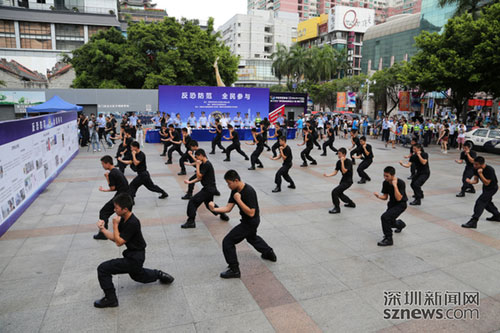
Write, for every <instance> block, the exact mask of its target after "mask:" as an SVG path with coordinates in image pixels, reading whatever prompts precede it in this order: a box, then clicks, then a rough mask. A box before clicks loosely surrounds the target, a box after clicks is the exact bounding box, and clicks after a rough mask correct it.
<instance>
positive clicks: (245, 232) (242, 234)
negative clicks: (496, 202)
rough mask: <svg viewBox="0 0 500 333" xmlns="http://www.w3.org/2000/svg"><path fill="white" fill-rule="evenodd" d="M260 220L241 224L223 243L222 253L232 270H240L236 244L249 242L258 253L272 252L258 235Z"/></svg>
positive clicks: (232, 230)
mask: <svg viewBox="0 0 500 333" xmlns="http://www.w3.org/2000/svg"><path fill="white" fill-rule="evenodd" d="M259 223H260V220H259V219H257V220H254V221H248V222H243V221H242V222H241V223H240V224H238V225H237V226H236V227H234V228H233V229H231V231H230V232H229V233H228V234H227V235H226V237H224V240H223V241H222V251H223V252H224V258H225V259H226V262H227V264H228V265H229V267H231V268H238V267H239V264H238V257H237V256H236V244H238V243H240V242H242V241H243V240H244V239H246V240H247V242H248V243H250V245H252V246H253V247H254V248H255V249H256V250H257V251H258V252H260V253H262V254H266V253H268V252H269V251H271V250H272V248H271V247H270V246H269V245H267V243H266V242H265V241H264V240H263V239H262V238H261V237H260V236H258V235H257V228H258V226H259Z"/></svg>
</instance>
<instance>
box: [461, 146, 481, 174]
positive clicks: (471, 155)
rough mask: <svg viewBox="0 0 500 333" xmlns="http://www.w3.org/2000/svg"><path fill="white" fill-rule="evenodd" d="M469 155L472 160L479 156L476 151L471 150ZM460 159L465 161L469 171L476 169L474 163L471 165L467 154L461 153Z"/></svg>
mask: <svg viewBox="0 0 500 333" xmlns="http://www.w3.org/2000/svg"><path fill="white" fill-rule="evenodd" d="M469 155H470V157H472V159H475V158H476V156H477V153H476V152H475V151H473V150H471V151H470V152H469ZM460 159H461V160H464V161H465V167H466V168H467V169H473V168H474V163H471V162H470V161H469V159H468V158H467V155H466V154H465V152H461V153H460Z"/></svg>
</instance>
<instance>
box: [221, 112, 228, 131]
mask: <svg viewBox="0 0 500 333" xmlns="http://www.w3.org/2000/svg"><path fill="white" fill-rule="evenodd" d="M220 124H221V126H222V128H227V118H226V115H225V114H223V115H222V118H221V119H220Z"/></svg>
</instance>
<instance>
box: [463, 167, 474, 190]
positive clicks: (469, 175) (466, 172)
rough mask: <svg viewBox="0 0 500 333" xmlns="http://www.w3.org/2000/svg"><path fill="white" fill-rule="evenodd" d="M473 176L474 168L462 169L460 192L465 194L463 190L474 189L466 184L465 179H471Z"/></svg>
mask: <svg viewBox="0 0 500 333" xmlns="http://www.w3.org/2000/svg"><path fill="white" fill-rule="evenodd" d="M473 176H474V168H468V167H466V168H465V169H464V173H463V174H462V189H461V191H462V192H465V190H466V189H468V188H470V189H474V186H472V184H469V183H467V182H466V180H467V179H472V177H473Z"/></svg>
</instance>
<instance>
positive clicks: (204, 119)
mask: <svg viewBox="0 0 500 333" xmlns="http://www.w3.org/2000/svg"><path fill="white" fill-rule="evenodd" d="M199 122H200V126H201V128H207V125H208V118H207V116H206V115H205V111H202V112H201V117H200V119H199Z"/></svg>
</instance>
